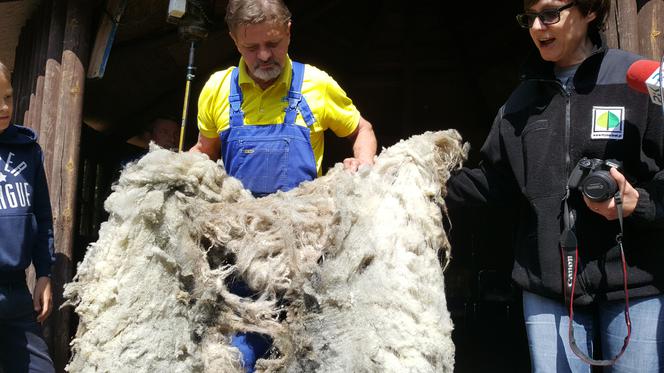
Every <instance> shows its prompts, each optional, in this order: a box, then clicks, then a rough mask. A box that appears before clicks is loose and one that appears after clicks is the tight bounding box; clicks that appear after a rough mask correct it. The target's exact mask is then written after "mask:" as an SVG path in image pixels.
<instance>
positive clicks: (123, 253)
mask: <svg viewBox="0 0 664 373" xmlns="http://www.w3.org/2000/svg"><path fill="white" fill-rule="evenodd" d="M465 154H466V149H464V148H462V146H461V143H460V137H459V135H458V133H456V131H453V130H450V131H444V132H435V133H425V134H423V135H419V136H414V137H413V138H411V139H409V140H407V141H402V142H400V143H399V144H397V145H395V146H393V147H391V148H389V149H386V150H384V151H383V152H382V154H381V155H380V156H379V157H378V158H377V160H376V164H375V165H374V166H373V167H364V168H362V169H361V170H360V171H359V172H357V173H355V174H351V173H349V172H347V171H345V170H343V169H342V167H341V165H337V166H336V167H335V168H334V169H332V170H331V171H330V172H329V173H328V174H327V175H325V176H324V177H321V178H319V179H316V180H314V181H312V182H307V183H303V184H302V185H301V186H300V187H298V188H296V189H294V190H292V191H290V192H287V193H282V192H279V193H276V194H273V195H270V196H268V197H264V198H260V199H254V198H253V197H251V196H250V194H249V193H248V192H246V191H245V190H243V189H242V187H241V184H240V183H239V182H238V181H237V180H235V179H233V178H231V177H228V176H227V175H226V174H225V172H224V171H223V169H222V168H220V167H218V166H217V165H216V164H214V163H213V162H210V161H208V160H206V158H205V157H204V156H200V155H195V154H188V153H183V154H182V153H181V154H176V153H171V152H168V151H165V150H159V149H156V148H155V149H152V151H151V152H150V153H149V154H148V155H147V156H145V157H144V158H143V159H141V160H140V161H139V162H138V163H136V164H132V165H130V166H129V167H128V168H127V169H126V170H125V171H124V172H123V174H122V176H121V178H120V180H119V182H118V184H117V185H116V186H115V187H114V193H113V194H112V195H111V196H110V197H109V199H108V200H107V202H106V205H105V206H106V208H107V210H108V211H109V212H110V214H111V216H110V218H109V221H108V222H106V223H105V224H104V225H103V226H102V229H101V230H100V238H99V241H97V242H96V243H94V244H92V245H91V246H90V247H89V249H88V253H87V255H86V257H85V259H84V261H83V262H82V263H81V264H80V265H79V268H78V273H77V275H76V278H75V281H74V282H73V283H71V284H68V285H67V287H66V296H67V297H68V298H69V299H70V302H71V303H72V304H74V305H75V306H76V312H77V313H78V315H79V317H80V323H79V329H78V331H77V334H76V338H75V339H74V340H73V342H72V350H73V357H72V361H71V362H70V364H69V365H68V370H69V371H72V372H86V371H120V372H121V371H127V372H129V371H131V372H152V371H182V372H226V371H228V372H233V371H241V366H240V362H239V355H238V351H237V350H236V349H235V348H233V347H231V346H230V345H229V336H230V335H231V334H233V333H235V332H237V331H254V332H259V333H264V334H267V335H269V336H270V337H272V338H273V339H274V347H273V350H272V351H273V353H272V355H271V356H270V358H268V359H261V360H259V361H258V364H257V370H258V371H289V372H300V371H317V372H318V371H320V372H342V371H344V372H345V371H366V372H376V371H381V372H382V371H385V372H403V371H411V372H434V371H435V372H452V371H453V364H454V346H453V344H452V341H451V332H452V323H451V320H450V317H449V313H448V311H447V307H446V301H445V292H444V281H443V280H444V278H443V272H442V268H441V265H440V263H439V261H438V251H439V250H441V249H442V250H444V251H445V253H446V254H449V244H448V242H447V240H446V237H445V233H444V231H443V228H442V218H443V216H442V212H441V208H444V203H443V200H442V197H443V195H444V185H445V182H446V180H447V179H448V178H449V171H450V170H451V169H452V168H454V167H457V166H458V165H459V164H460V162H461V161H462V160H463V159H464V157H465ZM447 256H448V257H449V255H447ZM228 276H235V277H241V278H242V279H243V280H244V281H246V282H247V283H248V284H249V285H250V287H251V288H252V289H254V290H255V291H256V292H257V297H256V298H254V299H251V298H241V297H238V296H237V295H234V294H231V293H229V292H228V289H227V288H226V284H225V281H224V280H225V279H226V278H227V277H228ZM280 312H281V313H283V314H284V315H285V319H284V320H281V321H280V320H279V314H280Z"/></svg>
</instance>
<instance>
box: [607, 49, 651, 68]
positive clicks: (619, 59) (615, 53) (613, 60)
mask: <svg viewBox="0 0 664 373" xmlns="http://www.w3.org/2000/svg"><path fill="white" fill-rule="evenodd" d="M644 59H646V58H645V57H643V56H640V55H638V54H636V53H633V52H629V51H626V50H623V49H609V50H608V51H607V52H606V58H605V61H606V62H607V63H609V64H611V65H613V66H614V67H620V68H621V69H623V70H627V69H628V68H629V67H630V66H631V65H632V64H633V63H634V62H636V61H638V60H644Z"/></svg>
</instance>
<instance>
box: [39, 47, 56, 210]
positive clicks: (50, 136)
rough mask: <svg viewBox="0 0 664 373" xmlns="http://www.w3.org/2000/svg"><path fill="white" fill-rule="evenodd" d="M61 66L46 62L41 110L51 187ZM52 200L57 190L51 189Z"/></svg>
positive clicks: (42, 142)
mask: <svg viewBox="0 0 664 373" xmlns="http://www.w3.org/2000/svg"><path fill="white" fill-rule="evenodd" d="M60 70H61V66H60V63H59V62H58V61H56V60H54V59H49V60H48V61H46V75H45V76H44V95H43V99H42V101H43V104H42V109H41V115H40V117H41V123H40V127H39V145H41V147H42V151H43V152H44V170H45V171H46V178H47V179H48V182H49V185H51V183H50V181H51V174H52V169H53V146H54V142H55V141H54V140H55V136H54V135H55V122H56V119H57V112H58V104H59V100H60V81H61V73H60ZM49 192H50V197H51V200H53V198H54V193H55V190H54V189H53V188H52V187H50V188H49Z"/></svg>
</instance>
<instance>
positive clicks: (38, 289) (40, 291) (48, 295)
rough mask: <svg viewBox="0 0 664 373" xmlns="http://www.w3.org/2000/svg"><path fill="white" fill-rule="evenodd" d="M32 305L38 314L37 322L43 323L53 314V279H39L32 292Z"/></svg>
mask: <svg viewBox="0 0 664 373" xmlns="http://www.w3.org/2000/svg"><path fill="white" fill-rule="evenodd" d="M32 304H33V306H34V308H35V312H37V321H38V322H40V323H43V322H44V320H46V318H47V317H48V315H50V314H51V310H52V308H53V293H52V291H51V279H50V278H49V277H40V278H38V279H37V283H36V284H35V289H34V291H33V292H32Z"/></svg>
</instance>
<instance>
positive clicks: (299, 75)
mask: <svg viewBox="0 0 664 373" xmlns="http://www.w3.org/2000/svg"><path fill="white" fill-rule="evenodd" d="M226 23H227V24H228V28H229V31H230V36H231V38H232V39H233V41H234V42H235V46H236V47H237V49H238V51H239V52H240V54H241V56H242V57H241V58H240V62H239V65H238V67H231V68H228V69H226V70H224V71H219V72H216V73H215V74H213V75H212V76H211V77H210V79H209V80H208V82H207V83H206V85H205V87H204V88H203V90H202V92H201V94H200V97H199V101H198V128H199V136H198V142H197V143H196V145H194V147H193V148H192V149H191V150H192V151H198V152H203V153H206V154H207V155H208V156H209V157H210V158H211V159H213V160H216V159H219V158H220V157H221V158H222V159H223V162H224V167H225V168H226V171H227V172H228V174H230V175H231V176H234V177H236V178H238V179H240V180H241V181H242V183H243V184H244V186H245V187H246V188H247V189H249V190H251V192H252V193H253V194H254V196H257V197H260V196H264V195H267V194H270V193H274V192H276V191H278V190H282V191H287V190H289V189H292V188H295V187H297V186H298V185H299V184H300V183H301V182H303V181H307V180H312V179H314V178H315V177H316V176H318V175H321V164H322V159H323V139H324V135H323V133H324V131H325V130H327V129H331V130H332V131H333V132H334V133H335V134H336V135H337V136H339V137H347V138H349V139H351V141H352V143H353V157H351V158H346V159H345V160H344V165H345V166H346V168H348V169H350V170H352V171H354V170H357V168H358V167H359V166H360V165H362V164H367V165H371V164H373V158H374V156H375V154H376V137H375V135H374V132H373V129H372V126H371V123H369V122H368V121H367V120H365V119H364V118H362V116H361V115H360V112H359V111H358V110H357V109H356V108H355V106H354V105H353V103H352V101H351V100H350V99H349V98H348V97H347V96H346V94H345V92H344V91H343V90H342V89H341V87H340V86H339V85H338V84H337V83H336V82H335V81H334V79H332V77H330V76H329V75H328V74H326V73H325V72H324V71H321V70H319V69H317V68H316V67H314V66H311V65H304V64H301V63H298V62H295V61H292V60H291V59H290V58H289V56H288V46H289V44H290V27H291V14H290V12H289V10H288V8H287V7H286V6H285V5H284V3H283V2H282V1H281V0H249V1H246V0H245V1H238V0H231V1H229V3H228V7H227V9H226Z"/></svg>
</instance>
